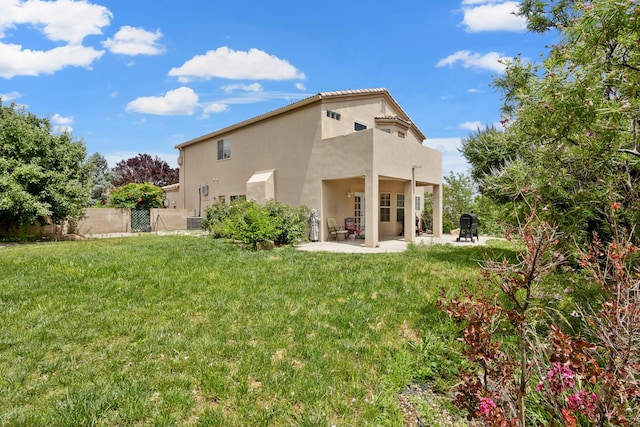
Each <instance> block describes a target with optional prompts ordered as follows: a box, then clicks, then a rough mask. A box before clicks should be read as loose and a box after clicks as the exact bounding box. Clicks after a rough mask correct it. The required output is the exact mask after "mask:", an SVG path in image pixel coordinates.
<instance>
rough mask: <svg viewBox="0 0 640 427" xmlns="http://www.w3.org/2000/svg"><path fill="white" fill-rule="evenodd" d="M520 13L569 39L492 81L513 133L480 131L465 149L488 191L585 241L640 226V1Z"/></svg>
mask: <svg viewBox="0 0 640 427" xmlns="http://www.w3.org/2000/svg"><path fill="white" fill-rule="evenodd" d="M522 12H523V14H524V15H525V16H526V17H527V18H528V19H529V27H530V28H531V29H534V30H536V31H544V30H546V29H548V28H551V27H555V28H557V29H558V30H559V34H560V36H561V39H560V42H559V43H557V44H556V45H554V46H552V47H551V49H550V51H549V53H548V55H547V57H546V58H545V59H544V61H543V62H542V63H541V64H533V63H528V62H526V61H523V60H519V59H516V60H514V61H512V62H510V63H508V64H507V68H506V72H505V74H504V75H502V76H500V77H498V78H496V79H495V80H494V85H495V87H496V88H498V89H499V90H500V91H501V92H502V95H503V101H504V105H503V123H504V125H505V129H504V131H498V130H495V129H485V130H483V131H479V132H477V133H475V134H472V135H470V136H469V137H468V138H467V139H466V140H465V141H464V143H463V148H462V150H461V151H462V153H463V155H464V156H465V157H466V158H467V160H468V161H469V162H470V164H471V165H472V176H473V177H474V178H475V179H477V180H478V181H479V190H480V192H481V193H482V194H484V195H486V196H488V197H490V198H492V199H493V200H496V201H500V202H502V203H504V202H507V201H511V202H516V204H517V206H518V207H519V209H520V210H521V211H526V210H529V209H531V208H532V206H534V205H535V206H537V207H538V209H539V211H540V212H545V214H546V215H547V216H548V217H549V218H550V219H552V220H553V222H554V223H556V224H557V225H558V226H559V228H560V229H561V231H563V232H565V233H566V234H568V235H571V236H572V237H573V239H575V240H576V241H578V242H583V243H586V242H588V241H590V239H591V237H592V234H593V232H598V233H599V234H600V235H601V236H607V235H610V233H611V232H612V230H613V228H614V226H615V227H624V228H626V229H627V230H629V231H631V230H633V229H634V226H635V224H637V223H638V221H640V197H639V196H640V186H639V185H638V184H639V182H638V181H639V180H640V151H639V150H638V141H637V128H638V124H639V123H640V122H639V120H640V96H639V95H640V6H639V5H638V4H637V2H634V1H612V0H608V1H598V2H591V1H583V2H578V1H563V2H545V1H525V2H523V9H522ZM612 209H616V210H617V212H616V224H615V225H614V224H613V223H612V215H611V214H612ZM636 231H640V230H636ZM636 236H637V234H636ZM636 239H637V237H636Z"/></svg>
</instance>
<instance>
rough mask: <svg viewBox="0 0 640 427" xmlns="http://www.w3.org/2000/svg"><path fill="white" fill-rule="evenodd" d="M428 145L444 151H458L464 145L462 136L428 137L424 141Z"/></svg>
mask: <svg viewBox="0 0 640 427" xmlns="http://www.w3.org/2000/svg"><path fill="white" fill-rule="evenodd" d="M424 145H426V146H427V147H431V148H435V149H436V150H439V151H442V152H443V153H444V152H457V151H458V148H461V147H462V138H427V140H426V141H425V142H424Z"/></svg>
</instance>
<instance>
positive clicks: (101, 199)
mask: <svg viewBox="0 0 640 427" xmlns="http://www.w3.org/2000/svg"><path fill="white" fill-rule="evenodd" d="M87 162H88V163H89V164H90V165H93V173H92V174H91V184H92V188H91V192H90V197H91V204H92V205H95V204H99V203H100V204H104V203H106V201H107V198H108V197H109V190H110V189H111V188H113V185H112V184H111V169H109V164H108V163H107V159H105V158H104V156H103V155H102V154H100V153H93V154H92V155H90V156H89V158H88V159H87Z"/></svg>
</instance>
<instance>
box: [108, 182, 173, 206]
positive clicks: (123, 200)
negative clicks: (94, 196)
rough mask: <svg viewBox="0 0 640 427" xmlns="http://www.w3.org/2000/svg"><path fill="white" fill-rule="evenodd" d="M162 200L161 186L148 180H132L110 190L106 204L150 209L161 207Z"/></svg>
mask: <svg viewBox="0 0 640 427" xmlns="http://www.w3.org/2000/svg"><path fill="white" fill-rule="evenodd" d="M163 202H164V191H162V188H160V187H158V186H156V185H153V184H152V183H150V182H145V183H142V184H138V183H135V182H132V183H130V184H126V185H123V186H122V187H118V188H116V189H114V190H113V191H111V194H110V195H109V202H108V205H109V206H113V207H115V208H128V209H151V208H161V207H163Z"/></svg>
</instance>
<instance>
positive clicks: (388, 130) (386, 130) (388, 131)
mask: <svg viewBox="0 0 640 427" xmlns="http://www.w3.org/2000/svg"><path fill="white" fill-rule="evenodd" d="M380 130H381V131H382V132H386V133H391V129H389V128H382V129H380Z"/></svg>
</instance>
